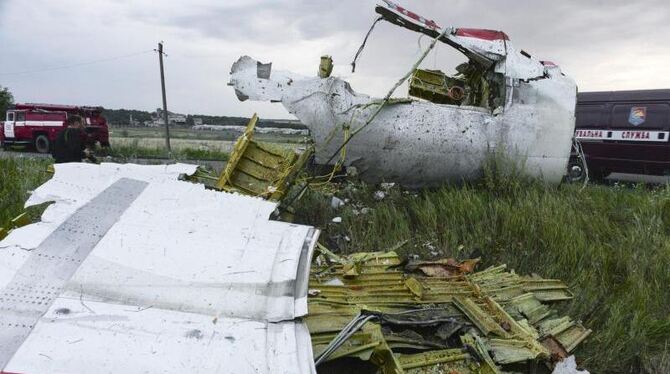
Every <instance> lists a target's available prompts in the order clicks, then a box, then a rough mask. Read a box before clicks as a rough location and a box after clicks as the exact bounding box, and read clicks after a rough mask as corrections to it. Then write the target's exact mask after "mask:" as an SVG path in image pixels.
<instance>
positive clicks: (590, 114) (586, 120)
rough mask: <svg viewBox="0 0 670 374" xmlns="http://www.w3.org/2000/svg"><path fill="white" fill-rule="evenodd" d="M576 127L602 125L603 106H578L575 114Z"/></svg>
mask: <svg viewBox="0 0 670 374" xmlns="http://www.w3.org/2000/svg"><path fill="white" fill-rule="evenodd" d="M575 116H576V117H577V124H576V127H577V128H580V127H599V126H604V125H603V123H602V116H603V105H597V104H593V105H578V106H577V110H576V113H575Z"/></svg>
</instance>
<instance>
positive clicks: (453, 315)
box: [305, 247, 591, 373]
mask: <svg viewBox="0 0 670 374" xmlns="http://www.w3.org/2000/svg"><path fill="white" fill-rule="evenodd" d="M321 252H322V254H321V255H320V256H318V257H317V259H316V262H315V264H314V265H313V266H312V269H311V277H310V284H309V295H310V296H309V300H308V301H309V314H308V316H307V317H306V318H305V321H306V323H307V326H308V328H309V330H310V333H311V336H312V345H313V350H314V354H315V358H316V362H317V365H320V364H324V365H335V367H337V361H338V360H339V359H342V358H356V359H359V360H360V361H359V363H360V365H361V367H363V363H364V362H368V363H371V364H373V365H374V366H375V367H376V368H377V369H380V370H381V372H383V373H403V372H422V373H425V372H431V373H432V372H441V373H500V372H502V371H503V370H508V369H510V368H512V367H513V368H515V370H518V369H522V368H524V367H527V366H529V365H535V363H536V362H537V361H541V362H543V363H544V364H546V369H547V370H550V368H551V367H552V365H553V363H554V362H557V361H560V360H562V359H564V358H566V357H568V355H569V354H570V352H572V351H573V350H574V349H575V348H576V347H577V345H578V344H579V343H581V342H582V341H583V340H584V339H585V338H586V337H587V336H588V335H589V334H590V333H591V330H589V329H587V328H585V327H584V326H582V324H581V323H580V322H578V321H573V320H572V319H570V317H567V316H559V315H557V313H556V312H555V311H554V310H553V309H551V307H550V305H551V304H552V303H555V302H558V301H564V300H569V299H571V298H572V297H573V295H572V293H571V292H570V291H569V290H568V287H567V286H566V285H565V284H564V283H563V282H561V281H559V280H555V279H542V278H539V277H537V276H533V277H524V276H520V275H518V274H515V273H514V272H513V271H508V270H507V269H506V266H505V265H501V266H496V267H490V268H488V269H486V270H483V271H478V272H474V268H475V265H476V264H477V262H478V261H477V260H468V261H464V262H456V261H454V260H452V259H450V260H441V261H433V262H409V263H405V262H403V261H402V260H401V259H400V258H399V257H398V255H397V254H396V253H394V252H387V253H384V252H377V253H358V254H354V255H351V256H348V257H340V256H337V255H335V254H333V253H331V252H329V251H328V250H327V249H325V248H323V247H321ZM351 364H352V363H351V361H347V365H351Z"/></svg>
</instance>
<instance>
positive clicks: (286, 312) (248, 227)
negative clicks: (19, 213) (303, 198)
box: [0, 164, 318, 373]
mask: <svg viewBox="0 0 670 374" xmlns="http://www.w3.org/2000/svg"><path fill="white" fill-rule="evenodd" d="M193 171H195V167H194V166H190V165H171V166H137V165H116V164H103V165H88V164H59V165H56V173H55V175H54V177H53V179H52V180H50V181H49V182H47V183H45V184H44V185H43V186H41V187H39V188H38V189H37V190H36V191H35V192H34V194H33V196H32V197H31V198H30V200H29V201H28V203H27V204H28V205H31V204H38V203H41V202H45V201H54V202H55V203H54V204H52V205H51V206H49V207H48V208H47V209H46V211H45V212H44V214H43V221H42V222H40V223H37V224H33V225H29V226H26V227H23V228H21V229H17V230H14V231H13V232H12V233H11V234H10V236H9V237H7V238H6V240H4V241H2V242H0V268H2V269H3V271H2V272H0V291H8V290H6V289H5V288H6V287H7V285H8V284H9V283H10V282H11V280H12V279H13V278H14V277H17V276H19V277H20V276H21V274H19V270H20V269H21V267H22V266H23V265H24V264H25V263H26V261H27V260H28V259H29V258H30V256H32V255H33V254H39V253H40V248H41V246H42V245H44V241H45V240H47V241H48V240H49V239H48V238H49V237H50V235H51V234H52V233H53V232H54V231H56V230H57V229H58V228H59V227H62V226H61V225H63V224H65V223H66V222H68V220H69V219H70V218H71V217H72V216H73V215H75V212H78V211H79V212H81V210H80V209H83V208H82V207H85V206H87V204H88V203H90V201H91V200H92V199H94V198H95V197H96V196H98V195H99V194H100V193H101V192H102V191H104V190H105V189H106V188H107V187H109V186H110V185H112V184H114V183H115V182H117V181H118V180H120V179H122V178H129V179H132V180H137V181H141V182H143V183H146V187H145V188H144V190H143V191H142V193H141V194H139V196H138V197H137V198H136V199H135V200H134V201H133V202H132V203H131V204H129V205H128V207H127V208H126V209H125V210H124V211H123V213H122V214H121V215H120V217H119V218H118V221H117V222H116V223H114V224H113V225H112V226H111V227H110V228H109V229H108V230H104V231H105V232H104V234H101V235H102V237H100V238H98V239H99V241H98V242H97V244H95V245H94V246H93V248H92V250H91V253H90V255H89V256H88V257H86V258H85V259H83V261H82V262H81V264H80V265H79V267H78V268H77V269H76V271H75V272H74V274H73V275H72V277H71V278H67V277H66V279H64V281H65V282H64V286H63V288H62V292H58V294H57V295H56V297H55V298H54V299H53V300H52V303H51V304H50V305H49V307H48V309H47V310H46V312H45V314H44V315H43V316H41V317H40V318H39V319H38V321H37V323H36V324H35V325H34V327H32V331H31V333H30V335H29V336H28V337H27V339H26V340H25V342H24V343H23V344H22V345H21V346H20V347H19V348H18V350H17V351H16V353H14V355H13V356H12V358H11V360H10V361H9V363H8V364H7V365H6V366H5V367H4V368H0V369H4V370H5V371H8V372H19V373H39V372H112V371H114V372H146V371H151V372H171V371H174V370H175V368H179V369H180V370H187V371H189V372H202V373H209V372H229V373H240V372H258V373H264V372H298V373H305V372H314V367H313V362H312V359H311V357H312V351H311V344H310V337H309V333H308V331H307V329H306V328H305V326H304V325H303V324H302V322H300V321H299V320H297V318H298V317H301V316H304V315H305V314H306V313H307V300H306V296H307V279H308V273H309V263H310V258H311V253H312V250H313V246H314V245H315V243H316V239H317V236H318V231H317V230H315V229H313V228H311V227H308V226H300V225H294V224H288V223H283V222H276V221H270V220H269V216H270V214H271V212H272V211H274V209H275V208H276V205H277V204H276V203H273V202H268V201H265V200H262V199H259V198H253V197H247V196H242V195H236V194H230V193H223V192H216V191H210V190H206V189H205V188H204V186H202V185H197V184H192V183H188V182H182V181H178V180H177V179H178V177H179V175H180V174H182V173H192V172H193ZM81 226H87V227H78V229H74V230H80V232H81V233H82V234H85V235H88V234H91V235H93V234H95V233H97V232H98V231H96V223H95V219H93V221H92V222H91V223H90V225H81ZM62 245H63V246H72V247H76V246H77V245H79V243H77V242H71V243H64V244H62ZM56 257H57V256H56ZM51 260H53V261H61V260H62V259H58V258H53V259H51ZM0 305H1V306H2V307H4V306H5V305H6V303H5V301H4V300H0ZM6 309H7V308H4V309H3V308H0V313H3V315H9V317H11V315H15V314H16V313H20V311H17V310H6Z"/></svg>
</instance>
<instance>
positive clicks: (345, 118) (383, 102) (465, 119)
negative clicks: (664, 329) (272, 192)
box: [229, 0, 577, 187]
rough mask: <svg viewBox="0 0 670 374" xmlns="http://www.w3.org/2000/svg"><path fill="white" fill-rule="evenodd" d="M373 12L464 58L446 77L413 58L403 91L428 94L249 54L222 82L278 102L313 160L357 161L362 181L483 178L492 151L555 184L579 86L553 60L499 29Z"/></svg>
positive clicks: (389, 7)
mask: <svg viewBox="0 0 670 374" xmlns="http://www.w3.org/2000/svg"><path fill="white" fill-rule="evenodd" d="M376 11H377V13H379V14H380V18H379V19H378V21H379V20H382V19H383V20H386V21H389V22H391V23H393V24H396V25H399V26H402V27H405V28H408V29H410V30H414V31H417V32H420V33H423V34H426V35H429V36H431V37H433V38H435V40H434V41H433V44H432V45H431V48H432V46H434V44H435V41H440V42H443V43H446V44H447V45H449V46H451V47H454V48H456V49H457V50H458V51H460V52H462V53H463V54H464V55H465V56H466V57H467V58H468V59H469V61H468V62H467V63H465V64H462V65H460V66H459V67H458V68H457V70H458V75H456V76H453V77H450V76H447V75H445V74H443V73H441V72H439V71H431V70H420V69H416V67H417V66H418V65H419V64H418V63H417V64H416V65H415V68H414V69H412V76H411V81H410V92H409V93H410V95H411V96H414V97H418V98H422V99H427V100H398V99H391V98H390V96H391V95H390V94H391V92H390V93H389V95H387V96H386V97H384V98H382V99H375V98H371V97H369V96H367V95H363V94H359V93H356V92H354V91H353V90H352V88H351V87H350V86H349V84H348V83H347V82H345V81H343V80H342V79H340V78H337V77H331V76H329V70H331V69H332V65H331V66H330V67H327V68H326V69H322V70H325V71H322V73H320V76H319V77H305V76H301V75H298V74H294V73H291V72H285V71H277V70H273V69H272V66H271V64H262V63H260V62H258V61H256V60H254V59H252V58H251V57H248V56H243V57H241V58H240V59H239V60H238V61H237V62H235V63H234V64H233V66H232V69H231V77H230V82H229V85H231V86H233V87H234V89H235V92H236V94H237V97H238V98H239V99H240V100H248V99H249V100H258V101H272V102H281V103H282V104H283V105H284V107H285V108H286V109H287V110H288V112H289V113H291V114H293V115H295V116H296V117H297V118H298V119H299V120H300V121H301V122H302V123H303V124H304V125H305V126H306V127H307V128H308V129H309V130H310V132H311V136H312V138H313V141H314V143H315V146H316V153H315V163H316V164H322V165H327V164H330V165H338V163H340V164H342V166H345V167H346V166H355V168H356V170H357V172H358V174H359V175H360V177H361V178H362V179H363V180H365V181H367V182H370V183H378V182H382V181H386V182H399V183H401V184H403V185H405V186H407V187H420V186H431V185H438V184H440V183H444V182H445V181H452V182H453V181H461V180H469V179H473V178H477V177H478V176H480V175H481V174H482V169H483V167H484V164H485V162H486V160H487V157H490V156H491V154H502V155H504V156H505V157H506V158H508V159H510V160H513V161H514V162H515V163H516V164H518V165H519V166H520V169H522V170H523V171H524V172H525V173H527V174H529V175H531V176H535V177H540V178H543V179H544V180H545V181H548V182H553V183H558V182H560V181H561V180H562V178H563V176H564V175H565V173H566V168H567V163H568V158H569V156H570V152H571V144H572V136H573V133H574V126H575V105H576V94H577V87H576V85H575V82H574V81H573V80H572V79H571V78H569V77H567V76H565V75H564V74H563V73H562V72H561V69H560V68H559V67H558V66H557V65H555V64H553V63H551V62H544V61H539V60H537V59H535V58H534V57H532V56H531V55H529V54H528V53H526V52H524V51H522V50H518V49H517V48H516V47H515V46H514V45H513V44H512V43H511V41H510V40H509V37H508V36H507V35H506V34H505V33H503V32H500V31H492V30H482V29H466V28H442V27H440V26H438V25H437V24H436V23H435V22H434V21H429V20H427V19H425V18H423V17H421V16H418V15H416V14H415V13H413V12H410V11H408V10H406V9H404V8H402V7H400V6H399V5H397V4H395V3H392V2H390V1H386V0H385V4H384V5H379V6H377V8H376ZM375 23H376V22H375ZM373 27H374V25H373ZM370 31H372V29H371V30H370ZM368 36H369V33H368ZM366 40H367V37H366ZM364 44H365V43H364ZM362 47H363V46H361V48H362ZM359 52H360V51H359ZM425 55H426V54H424V55H423V57H425ZM423 57H422V58H423ZM419 62H420V61H419ZM354 66H355V63H354ZM408 78H409V77H408ZM396 87H397V85H396ZM392 91H393V90H392ZM345 147H346V159H344V160H342V159H340V158H339V152H340V151H341V150H342V149H343V148H345Z"/></svg>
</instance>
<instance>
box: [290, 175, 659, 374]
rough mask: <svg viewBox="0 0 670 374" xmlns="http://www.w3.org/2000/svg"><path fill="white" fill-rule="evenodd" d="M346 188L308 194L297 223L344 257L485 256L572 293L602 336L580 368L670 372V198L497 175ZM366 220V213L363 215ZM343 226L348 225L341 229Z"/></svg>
mask: <svg viewBox="0 0 670 374" xmlns="http://www.w3.org/2000/svg"><path fill="white" fill-rule="evenodd" d="M378 190H380V188H374V187H373V186H366V185H364V184H347V185H344V186H342V188H341V189H340V191H339V192H336V193H335V195H336V196H337V197H339V198H340V199H348V200H349V202H348V203H347V204H346V205H345V206H344V207H342V208H340V209H333V208H332V207H331V206H330V195H327V194H324V193H320V192H315V191H310V192H308V193H307V194H306V196H305V197H304V198H303V199H302V200H301V201H300V202H299V203H298V204H297V205H296V219H297V221H298V222H300V223H307V224H313V225H316V226H319V227H321V228H322V229H323V230H324V231H323V234H322V240H323V241H325V242H326V243H327V244H328V245H329V246H330V247H331V248H332V249H335V250H339V251H340V252H343V253H350V252H358V251H377V250H384V249H387V248H390V247H393V246H394V245H396V244H397V243H398V242H400V241H402V240H406V239H410V242H409V244H408V245H406V246H404V247H403V248H401V249H400V250H399V252H401V253H402V254H404V255H406V256H419V257H422V258H431V257H444V256H454V257H457V258H467V257H471V256H481V257H482V259H483V264H482V265H483V266H489V265H494V264H500V263H506V264H508V265H509V267H510V268H512V269H515V270H516V271H517V272H519V273H524V274H532V273H536V274H540V275H542V276H544V277H548V278H560V279H562V280H564V281H565V282H567V283H568V284H569V285H570V286H571V288H572V291H573V292H574V293H575V298H574V300H572V301H571V302H570V303H566V304H564V306H563V307H562V308H563V310H562V312H565V313H569V314H570V315H571V316H573V317H575V318H577V319H581V320H582V321H583V322H584V324H585V325H586V326H588V327H589V328H592V329H593V330H594V333H593V334H592V335H591V337H590V338H589V340H588V341H587V342H586V343H585V344H583V345H582V346H581V348H579V350H578V352H577V356H578V358H579V359H581V360H583V363H584V365H585V366H586V367H587V368H589V369H591V370H592V372H596V373H637V372H670V365H669V363H668V362H669V361H670V288H669V287H670V187H659V188H647V187H645V186H642V185H640V186H632V187H631V186H623V187H622V186H618V187H607V186H599V185H591V186H588V187H587V188H585V189H583V190H581V186H575V185H561V186H547V185H543V184H542V183H539V182H536V181H532V180H528V179H524V178H521V177H519V176H515V175H510V174H507V173H499V172H497V170H496V169H495V168H494V169H490V170H488V171H487V173H486V175H485V177H484V178H483V180H482V181H481V182H480V183H476V184H469V185H464V186H444V187H442V188H438V189H432V190H424V191H419V192H409V191H403V190H401V189H399V188H397V187H394V188H392V189H390V190H389V191H387V192H386V197H385V198H384V199H383V200H381V201H376V200H375V199H374V198H373V196H374V193H375V191H378ZM362 212H365V213H362ZM336 216H340V217H342V218H343V221H342V223H341V224H336V223H332V221H331V220H332V218H333V217H336Z"/></svg>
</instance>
